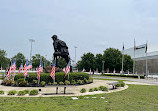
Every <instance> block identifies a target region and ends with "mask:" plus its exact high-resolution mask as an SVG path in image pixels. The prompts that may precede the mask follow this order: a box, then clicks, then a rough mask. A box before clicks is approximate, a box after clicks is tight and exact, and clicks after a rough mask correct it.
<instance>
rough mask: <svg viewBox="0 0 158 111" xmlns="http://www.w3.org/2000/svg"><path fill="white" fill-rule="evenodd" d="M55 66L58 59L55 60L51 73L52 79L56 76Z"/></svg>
mask: <svg viewBox="0 0 158 111" xmlns="http://www.w3.org/2000/svg"><path fill="white" fill-rule="evenodd" d="M55 66H56V61H55V60H54V65H53V67H52V70H51V73H50V76H51V77H52V79H53V78H55Z"/></svg>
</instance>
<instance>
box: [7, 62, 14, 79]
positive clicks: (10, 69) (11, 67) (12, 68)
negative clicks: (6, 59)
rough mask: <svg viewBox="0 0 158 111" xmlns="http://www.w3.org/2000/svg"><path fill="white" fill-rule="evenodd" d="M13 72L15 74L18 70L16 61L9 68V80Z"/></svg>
mask: <svg viewBox="0 0 158 111" xmlns="http://www.w3.org/2000/svg"><path fill="white" fill-rule="evenodd" d="M12 70H13V73H14V74H15V70H16V61H15V60H14V62H13V64H12V65H11V66H10V68H9V72H8V74H7V78H8V79H9V77H10V75H11V72H12Z"/></svg>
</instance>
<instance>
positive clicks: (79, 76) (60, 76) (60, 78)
mask: <svg viewBox="0 0 158 111" xmlns="http://www.w3.org/2000/svg"><path fill="white" fill-rule="evenodd" d="M64 76H65V73H64V72H57V73H56V74H55V81H56V82H57V83H59V82H65V80H68V76H66V77H65V78H64ZM23 78H24V76H23V74H19V75H16V76H15V78H14V80H15V81H21V80H23ZM85 78H86V79H87V80H88V79H89V75H88V74H86V73H83V72H73V73H69V81H70V82H72V80H75V81H77V80H84V79H85ZM33 80H37V74H36V73H30V74H29V77H27V78H26V81H28V83H33ZM40 81H45V82H46V84H48V83H49V82H51V83H53V80H52V78H51V77H50V74H49V73H41V75H40Z"/></svg>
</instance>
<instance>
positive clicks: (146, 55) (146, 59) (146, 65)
mask: <svg viewBox="0 0 158 111" xmlns="http://www.w3.org/2000/svg"><path fill="white" fill-rule="evenodd" d="M145 50H146V76H147V73H148V56H147V42H146V49H145Z"/></svg>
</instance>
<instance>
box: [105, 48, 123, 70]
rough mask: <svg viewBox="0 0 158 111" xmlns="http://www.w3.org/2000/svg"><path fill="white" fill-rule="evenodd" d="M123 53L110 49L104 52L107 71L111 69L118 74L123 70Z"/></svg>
mask: <svg viewBox="0 0 158 111" xmlns="http://www.w3.org/2000/svg"><path fill="white" fill-rule="evenodd" d="M121 58H122V53H121V51H119V50H118V49H115V48H108V49H106V50H105V51H104V54H103V60H104V61H105V69H108V68H109V71H110V72H112V71H113V70H114V69H115V70H116V71H117V72H118V71H120V70H121Z"/></svg>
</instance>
